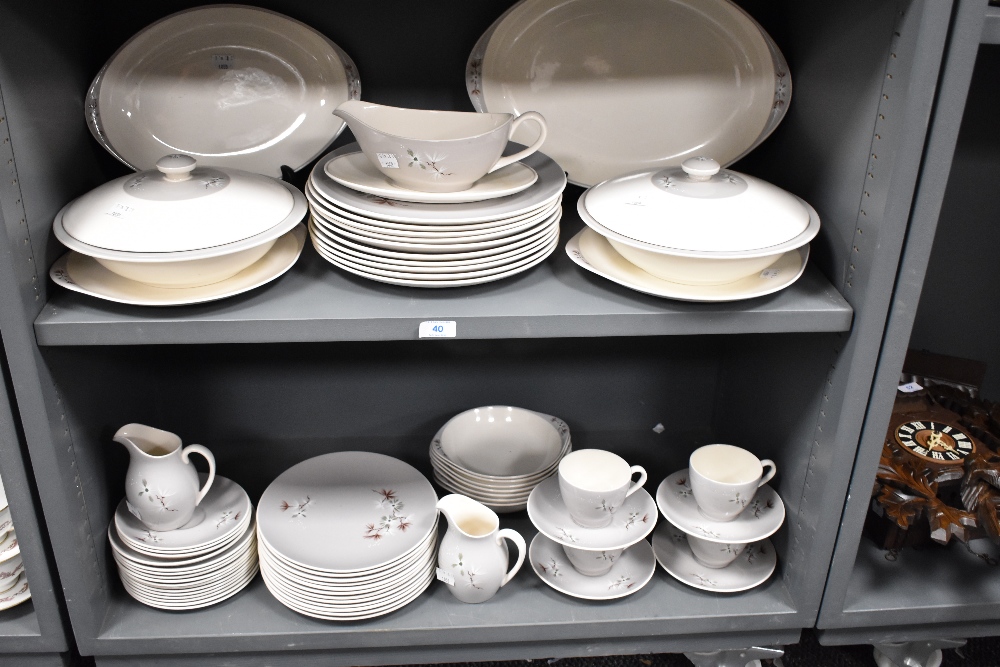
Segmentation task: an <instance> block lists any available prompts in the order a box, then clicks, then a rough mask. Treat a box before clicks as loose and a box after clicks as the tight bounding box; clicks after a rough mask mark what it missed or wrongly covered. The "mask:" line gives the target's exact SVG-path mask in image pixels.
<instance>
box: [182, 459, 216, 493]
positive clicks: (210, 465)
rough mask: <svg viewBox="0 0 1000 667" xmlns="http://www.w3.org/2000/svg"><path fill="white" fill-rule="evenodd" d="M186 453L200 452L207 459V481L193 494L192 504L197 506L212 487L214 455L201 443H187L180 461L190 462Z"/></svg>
mask: <svg viewBox="0 0 1000 667" xmlns="http://www.w3.org/2000/svg"><path fill="white" fill-rule="evenodd" d="M188 454H201V455H202V456H204V457H205V460H206V461H208V481H207V482H205V486H203V487H201V491H199V492H198V495H197V496H195V499H194V504H195V506H196V507H197V506H198V504H199V503H201V501H202V499H203V498H204V497H205V494H206V493H208V490H209V489H210V488H212V482H214V481H215V456H214V455H213V454H212V452H210V451H208V447H202V446H201V445H188V446H187V447H185V448H184V449H183V450H182V451H181V461H183V462H184V463H190V461H189V460H188Z"/></svg>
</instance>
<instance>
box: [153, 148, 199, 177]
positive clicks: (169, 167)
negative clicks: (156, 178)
mask: <svg viewBox="0 0 1000 667" xmlns="http://www.w3.org/2000/svg"><path fill="white" fill-rule="evenodd" d="M197 164H198V163H197V161H195V159H194V158H193V157H191V156H190V155H183V154H180V153H178V154H176V155H164V156H163V157H161V158H160V159H159V160H157V161H156V168H157V169H159V170H160V173H162V174H163V175H164V176H166V177H167V180H168V181H186V180H188V179H189V178H191V172H192V171H194V168H195V166H197Z"/></svg>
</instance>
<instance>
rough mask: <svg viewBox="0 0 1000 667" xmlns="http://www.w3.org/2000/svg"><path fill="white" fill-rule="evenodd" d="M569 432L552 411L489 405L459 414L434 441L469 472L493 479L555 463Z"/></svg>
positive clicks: (448, 456)
mask: <svg viewBox="0 0 1000 667" xmlns="http://www.w3.org/2000/svg"><path fill="white" fill-rule="evenodd" d="M563 431H565V432H563ZM568 432H569V430H568V428H566V424H565V422H563V421H562V420H557V419H556V418H554V417H551V416H549V415H542V414H539V413H537V412H534V411H532V410H525V409H524V408H517V407H514V406H510V405H498V406H492V405H490V406H484V407H480V408H472V409H471V410H466V411H465V412H461V413H459V414H457V415H455V416H454V417H452V418H451V419H449V420H448V422H447V423H446V424H445V425H444V426H443V427H442V428H441V430H440V431H439V432H438V434H437V435H436V436H435V437H434V440H432V442H431V444H432V446H433V445H434V444H436V445H437V447H436V449H439V450H440V451H441V453H442V454H443V455H444V456H445V457H446V458H447V459H448V460H449V461H451V462H454V463H455V464H457V465H459V466H460V467H462V468H464V469H465V470H470V471H472V472H475V473H479V474H482V475H491V476H494V477H509V476H521V475H531V474H534V473H536V472H539V471H541V470H544V469H546V468H549V467H550V466H552V465H553V464H555V463H557V462H558V461H559V457H560V454H561V452H562V451H563V449H564V447H563V445H564V442H565V440H564V436H565V435H566V434H568Z"/></svg>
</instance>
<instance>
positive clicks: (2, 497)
mask: <svg viewBox="0 0 1000 667" xmlns="http://www.w3.org/2000/svg"><path fill="white" fill-rule="evenodd" d="M6 509H7V490H6V489H5V488H4V486H3V481H2V480H0V512H2V511H4V510H6Z"/></svg>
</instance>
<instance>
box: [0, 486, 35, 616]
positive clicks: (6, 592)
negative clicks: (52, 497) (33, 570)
mask: <svg viewBox="0 0 1000 667" xmlns="http://www.w3.org/2000/svg"><path fill="white" fill-rule="evenodd" d="M30 597H31V588H30V587H29V586H28V579H27V576H26V575H25V573H24V564H23V563H22V562H21V547H20V546H19V545H18V542H17V535H16V534H15V533H14V521H13V520H12V519H11V518H10V507H9V506H8V505H7V492H6V491H5V490H4V488H3V482H2V481H0V609H7V608H8V607H13V606H15V605H19V604H21V603H22V602H24V601H25V600H27V599H29V598H30Z"/></svg>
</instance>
